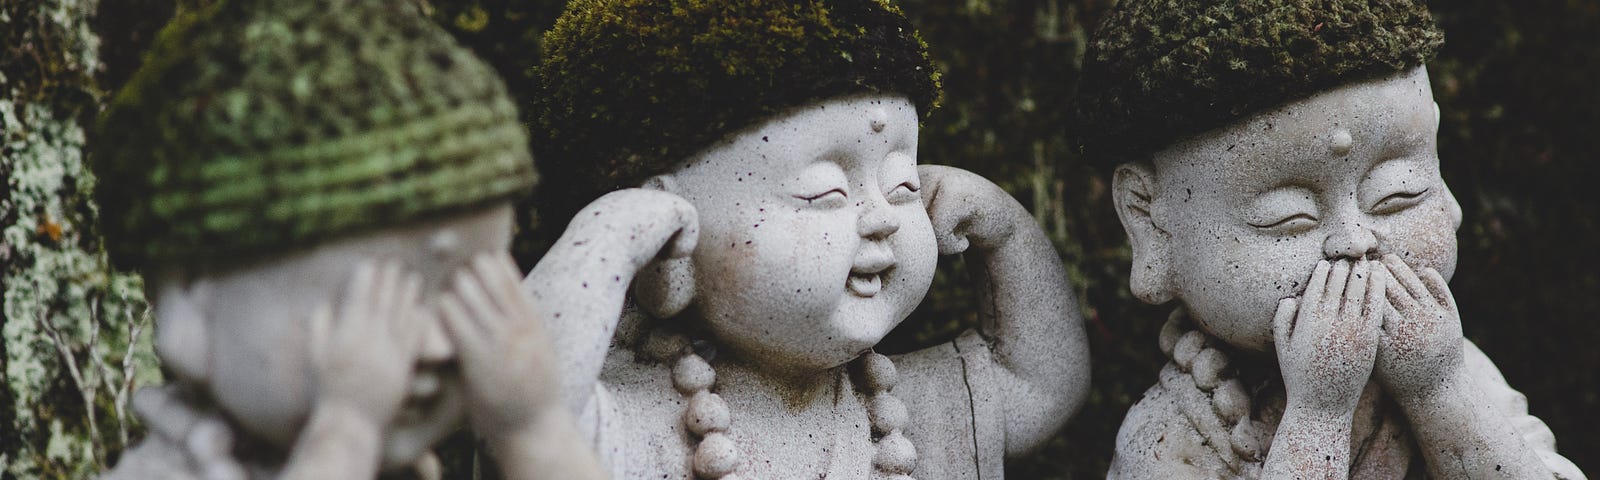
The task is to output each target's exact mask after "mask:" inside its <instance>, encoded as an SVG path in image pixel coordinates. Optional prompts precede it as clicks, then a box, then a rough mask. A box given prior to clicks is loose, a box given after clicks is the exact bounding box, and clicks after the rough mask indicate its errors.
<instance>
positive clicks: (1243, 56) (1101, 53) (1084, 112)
mask: <svg viewBox="0 0 1600 480" xmlns="http://www.w3.org/2000/svg"><path fill="white" fill-rule="evenodd" d="M1443 42H1444V34H1443V33H1442V32H1440V30H1439V29H1438V27H1437V26H1435V25H1434V23H1433V18H1432V16H1431V15H1429V13H1428V8H1427V5H1426V4H1425V3H1424V2H1423V1H1422V0H1239V1H1228V2H1214V1H1198V0H1179V1H1155V0H1124V1H1122V2H1120V3H1118V5H1117V6H1116V8H1115V9H1113V10H1112V11H1111V12H1110V13H1109V14H1107V16H1106V18H1105V20H1104V21H1103V22H1102V23H1101V24H1100V27H1099V29H1098V30H1097V31H1096V32H1095V33H1094V36H1093V38H1092V40H1091V41H1090V45H1089V50H1088V53H1087V55H1086V57H1085V60H1084V76H1083V80H1082V83H1081V84H1080V90H1079V94H1078V115H1077V116H1078V120H1079V123H1080V125H1079V128H1080V129H1081V130H1082V132H1083V133H1081V134H1080V135H1082V138H1081V140H1082V142H1083V146H1084V149H1085V151H1086V153H1087V154H1089V156H1090V157H1091V158H1094V159H1096V160H1097V161H1099V162H1102V163H1109V164H1112V165H1114V164H1115V163H1117V162H1119V161H1122V160H1126V159H1130V158H1132V157H1134V156H1137V155H1141V154H1145V153H1149V152H1153V151H1156V150H1160V149H1162V148H1165V147H1167V146H1168V145H1170V144H1172V143H1173V142H1174V141H1176V140H1178V139H1181V138H1184V137H1186V136H1189V135H1194V134H1197V133H1201V132H1205V131H1208V130H1212V129H1215V128H1217V127H1221V126H1224V125H1227V124H1230V123H1232V122H1234V121H1236V120H1239V119H1242V118H1245V117H1246V116H1249V115H1250V114H1253V113H1257V112H1260V111H1262V110H1264V109H1267V108H1271V107H1273V106H1276V105H1279V104H1282V103H1285V102H1288V101H1292V100H1296V99H1301V98H1305V97H1307V96H1310V95H1311V94H1313V93H1316V92H1320V91H1324V90H1328V89H1330V88H1333V87H1337V86H1340V85H1345V84H1349V83H1355V82H1358V81H1363V80H1368V79H1372V78H1377V77H1380V76H1385V75H1392V74H1395V73H1399V72H1403V71H1406V70H1409V69H1411V68H1413V67H1416V66H1418V65H1421V64H1422V63H1423V62H1425V61H1427V60H1428V59H1429V58H1431V57H1432V56H1433V54H1434V53H1435V52H1436V51H1437V50H1438V48H1439V46H1440V45H1441V44H1442V43H1443Z"/></svg>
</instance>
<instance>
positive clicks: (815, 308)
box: [695, 207, 855, 351]
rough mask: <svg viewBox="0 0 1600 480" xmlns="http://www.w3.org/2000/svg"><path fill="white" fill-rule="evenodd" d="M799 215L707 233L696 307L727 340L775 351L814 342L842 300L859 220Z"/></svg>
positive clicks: (698, 254)
mask: <svg viewBox="0 0 1600 480" xmlns="http://www.w3.org/2000/svg"><path fill="white" fill-rule="evenodd" d="M767 208H768V209H769V210H770V209H771V207H767ZM793 213H794V212H793V210H790V211H789V212H784V213H783V214H781V215H780V214H773V215H766V216H764V217H761V218H754V219H750V223H748V224H730V225H736V226H737V227H736V228H732V229H729V230H731V231H729V230H722V229H719V230H721V231H716V232H706V231H702V232H703V233H702V235H703V236H702V240H701V241H702V243H701V248H700V249H699V250H697V251H696V253H695V265H696V277H697V278H698V282H699V288H698V290H699V291H698V292H697V296H698V297H699V298H697V300H696V302H697V303H698V304H699V310H700V312H701V313H702V315H703V316H704V317H705V318H704V319H705V320H706V321H707V322H710V323H711V325H710V327H711V328H712V330H713V331H716V332H718V334H719V336H726V337H729V338H722V340H723V341H725V342H729V343H736V344H744V345H746V346H748V347H752V348H760V349H762V350H767V351H772V350H775V349H778V348H781V347H784V346H785V344H786V343H793V341H794V339H795V338H811V337H814V336H816V335H817V334H818V333H821V332H818V331H817V330H819V329H822V328H823V327H822V326H823V325H825V324H826V322H825V321H824V320H825V317H827V316H828V314H829V313H830V312H832V311H833V309H834V308H835V306H836V305H837V304H838V302H839V301H840V298H841V296H842V294H843V291H844V283H845V280H846V279H847V277H848V276H849V272H850V262H851V261H852V257H853V255H854V245H855V243H854V242H855V239H854V238H853V237H851V235H853V232H852V231H851V229H853V228H854V226H853V222H846V221H843V220H841V219H836V218H833V216H830V215H794V214H793ZM841 216H842V215H841ZM847 224H849V225H847ZM755 225H760V226H755ZM847 227H848V228H847ZM707 242H716V243H707ZM797 336H799V337H797Z"/></svg>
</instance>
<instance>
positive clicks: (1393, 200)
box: [1372, 188, 1432, 215]
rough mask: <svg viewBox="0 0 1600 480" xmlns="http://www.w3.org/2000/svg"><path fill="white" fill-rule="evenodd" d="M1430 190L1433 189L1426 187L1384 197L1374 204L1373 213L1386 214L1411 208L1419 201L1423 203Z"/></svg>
mask: <svg viewBox="0 0 1600 480" xmlns="http://www.w3.org/2000/svg"><path fill="white" fill-rule="evenodd" d="M1430 190H1432V189H1428V188H1424V189H1422V191H1420V192H1399V193H1395V194H1392V195H1389V196H1387V197H1383V200H1379V201H1378V203H1377V204H1376V205H1373V206H1372V213H1374V214H1378V215H1386V214H1390V213H1397V212H1399V211H1401V210H1405V209H1407V208H1411V207H1412V206H1415V205H1416V204H1418V203H1422V198H1423V197H1424V196H1427V194H1428V192H1429V191H1430Z"/></svg>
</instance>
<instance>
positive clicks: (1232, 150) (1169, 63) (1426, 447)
mask: <svg viewBox="0 0 1600 480" xmlns="http://www.w3.org/2000/svg"><path fill="white" fill-rule="evenodd" d="M1442 40H1443V37H1442V34H1441V33H1440V32H1439V31H1438V30H1437V27H1435V26H1434V24H1433V21H1432V19H1431V18H1430V16H1429V14H1428V11H1427V8H1426V6H1425V5H1424V4H1423V2H1420V1H1415V0H1387V1H1377V2H1369V1H1365V0H1361V1H1356V0H1349V1H1345V0H1340V1H1330V2H1302V1H1288V0H1276V1H1267V0H1252V1H1244V2H1230V3H1216V2H1197V1H1180V2H1153V1H1124V2H1121V3H1120V4H1119V5H1118V6H1117V7H1116V8H1115V9H1114V10H1113V11H1112V12H1111V13H1110V14H1109V15H1108V17H1107V18H1106V20H1105V23H1103V24H1102V26H1101V28H1100V31H1099V32H1097V33H1096V34H1095V36H1094V39H1093V41H1092V46H1091V48H1090V50H1089V57H1088V60H1087V62H1086V67H1085V70H1086V72H1087V73H1086V78H1085V80H1084V83H1083V85H1082V86H1083V89H1082V91H1081V92H1080V93H1081V96H1080V102H1081V104H1080V105H1081V107H1080V108H1081V113H1082V115H1081V118H1082V120H1083V121H1084V122H1085V125H1086V128H1089V127H1093V128H1095V129H1096V130H1095V133H1094V134H1092V135H1089V136H1087V137H1086V138H1085V148H1086V151H1087V152H1088V153H1089V154H1090V155H1092V156H1094V157H1095V158H1098V159H1104V160H1108V161H1109V162H1108V164H1109V165H1118V164H1120V166H1116V167H1115V180H1114V182H1113V183H1114V185H1113V191H1114V199H1115V203H1116V208H1117V213H1118V215H1119V216H1120V217H1121V220H1122V223H1123V226H1124V227H1125V228H1126V230H1127V232H1128V236H1129V238H1130V240H1131V244H1132V247H1133V271H1132V277H1131V283H1132V290H1133V293H1134V294H1135V295H1136V296H1137V297H1139V298H1140V299H1142V300H1144V301H1146V302H1148V303H1152V304H1164V303H1168V302H1172V301H1176V302H1177V304H1178V309H1177V311H1176V312H1174V313H1173V315H1172V317H1171V318H1170V319H1169V320H1168V321H1167V323H1166V326H1165V327H1164V328H1163V330H1162V332H1161V338H1160V347H1161V349H1162V351H1163V352H1165V353H1166V354H1167V355H1168V356H1169V358H1170V359H1171V362H1170V363H1168V364H1167V366H1166V367H1165V368H1164V369H1162V371H1161V374H1160V382H1159V383H1158V384H1157V385H1155V386H1153V387H1151V388H1150V390H1149V391H1148V392H1146V394H1145V396H1144V398H1143V399H1142V400H1140V401H1139V402H1138V403H1137V404H1136V405H1134V406H1133V408H1132V409H1131V410H1130V411H1129V412H1128V414H1127V417H1126V419H1125V420H1124V423H1123V425H1122V428H1121V431H1120V432H1119V434H1118V436H1117V448H1116V456H1115V459H1114V460H1113V462H1112V467H1111V472H1110V476H1111V477H1112V478H1257V477H1260V478H1374V479H1377V478H1384V479H1388V478H1428V477H1433V478H1519V479H1523V478H1561V479H1581V478H1584V476H1583V473H1582V472H1580V471H1578V469H1577V468H1576V467H1575V466H1574V465H1573V464H1572V463H1571V462H1570V461H1568V460H1566V459H1565V458H1563V457H1561V456H1560V455H1558V454H1557V453H1556V450H1555V439H1554V438H1553V437H1552V435H1551V433H1550V430H1549V429H1548V428H1547V427H1546V426H1545V425H1544V423H1542V422H1541V421H1540V420H1539V419H1537V418H1535V417H1533V416H1531V415H1529V414H1528V408H1527V400H1526V399H1525V398H1524V397H1523V396H1522V395H1521V394H1520V393H1518V392H1517V391H1516V390H1513V389H1512V388H1511V387H1510V386H1508V385H1507V383H1506V381H1505V379H1504V378H1503V377H1502V376H1501V375H1500V373H1499V371H1498V370H1497V369H1496V367H1495V365H1494V364H1493V363H1492V362H1491V361H1490V360H1489V359H1488V358H1487V357H1486V356H1485V355H1484V354H1483V352H1482V351H1480V350H1479V349H1478V348H1477V347H1476V346H1475V345H1473V343H1472V342H1470V341H1468V340H1466V339H1464V338H1463V337H1462V330H1461V323H1460V322H1461V320H1460V318H1459V312H1458V311H1457V310H1456V306H1455V301H1454V299H1453V298H1452V296H1451V293H1450V289H1449V287H1448V285H1447V282H1448V280H1449V278H1450V277H1451V275H1452V274H1453V273H1454V271H1455V266H1456V237H1455V230H1456V228H1457V227H1459V226H1460V222H1461V208H1460V206H1459V205H1458V204H1457V203H1456V200H1455V197H1454V196H1453V195H1452V194H1451V193H1450V188H1449V186H1447V185H1445V183H1444V181H1443V179H1442V178H1441V177H1440V173H1439V161H1440V160H1439V157H1438V154H1437V151H1436V148H1435V147H1436V145H1435V144H1436V136H1437V131H1438V122H1439V113H1438V107H1437V105H1436V104H1434V102H1433V94H1432V90H1431V88H1430V86H1429V82H1428V74H1427V70H1426V68H1424V67H1423V66H1422V64H1423V63H1424V62H1425V61H1426V60H1427V59H1428V58H1429V57H1431V56H1432V54H1433V52H1434V51H1435V50H1436V49H1437V48H1438V46H1439V45H1440V44H1441V43H1442Z"/></svg>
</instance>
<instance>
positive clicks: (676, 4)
mask: <svg viewBox="0 0 1600 480" xmlns="http://www.w3.org/2000/svg"><path fill="white" fill-rule="evenodd" d="M545 46H546V49H547V50H546V58H545V59H544V62H543V65H542V68H541V72H540V73H541V75H540V78H541V80H540V82H541V85H540V86H541V87H542V90H543V91H542V92H541V94H542V95H541V96H542V100H541V102H540V104H539V105H538V107H537V112H538V119H539V126H540V127H541V128H540V129H539V130H540V133H539V135H541V138H539V141H538V142H537V143H538V144H539V145H540V147H539V148H540V157H541V158H542V159H544V161H543V169H544V173H545V175H546V177H549V178H559V179H561V180H560V182H559V183H562V185H561V188H570V189H573V191H574V193H573V195H574V196H577V197H585V196H586V194H593V193H595V192H600V191H605V190H611V189H615V188H620V187H625V186H632V185H636V184H637V183H638V182H639V181H641V180H643V179H644V178H647V177H649V176H651V175H654V174H657V173H661V172H663V171H665V170H666V169H668V168H670V167H671V166H672V165H674V164H676V163H677V162H679V161H681V160H683V159H685V158H687V157H689V156H690V155H692V154H694V153H696V152H699V151H700V150H703V149H704V148H706V147H707V146H709V145H710V144H711V143H712V142H715V141H716V140H717V139H719V138H722V137H724V136H726V135H728V134H730V133H733V132H736V131H738V130H741V129H744V128H747V127H749V126H751V125H754V124H755V123H757V122H758V121H759V120H762V119H765V118H768V117H771V116H773V115H775V114H778V113H780V112H783V111H786V110H788V109H790V108H793V107H797V106H800V105H804V104H806V103H809V102H813V101H817V100H826V99H830V98H834V97H840V96H844V95H851V94H858V93H892V94H899V95H905V96H906V97H908V98H910V99H911V101H912V103H913V104H915V105H916V106H917V108H918V111H919V113H921V114H922V115H924V116H925V115H926V114H927V113H928V112H929V111H931V110H932V109H933V108H934V107H935V105H936V104H937V102H938V100H939V92H940V90H939V74H938V73H937V72H936V71H935V70H934V68H933V65H932V63H931V61H930V60H929V58H928V53H927V46H926V44H925V43H924V42H923V41H922V39H921V38H920V37H919V36H918V34H917V32H916V30H914V29H913V28H912V27H911V25H910V23H909V22H908V21H907V20H906V18H905V16H904V15H903V14H902V13H901V12H900V10H899V9H898V8H897V7H895V6H894V5H891V4H890V3H889V2H888V0H835V1H821V0H719V1H706V0H576V1H573V2H572V3H571V4H569V5H568V7H567V11H566V12H565V13H564V14H563V15H562V16H561V18H560V19H559V20H557V22H556V25H555V28H554V29H552V30H551V31H550V32H549V33H548V34H546V36H545ZM553 183H555V182H553ZM572 200H578V201H582V200H583V199H582V198H579V199H572Z"/></svg>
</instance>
